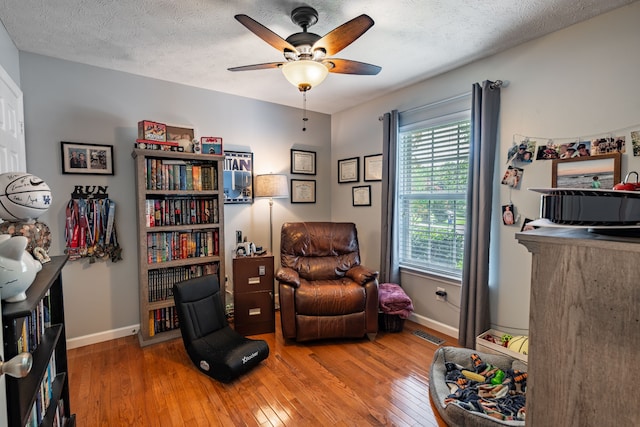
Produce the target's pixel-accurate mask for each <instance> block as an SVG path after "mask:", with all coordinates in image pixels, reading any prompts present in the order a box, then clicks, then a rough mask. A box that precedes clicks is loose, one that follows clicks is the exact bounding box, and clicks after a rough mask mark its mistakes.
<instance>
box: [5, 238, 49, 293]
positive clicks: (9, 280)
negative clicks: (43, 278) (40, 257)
mask: <svg viewBox="0 0 640 427" xmlns="http://www.w3.org/2000/svg"><path fill="white" fill-rule="evenodd" d="M27 243H28V241H27V238H26V237H24V236H16V237H11V236H9V235H8V234H2V235H0V295H1V296H2V299H3V300H5V301H7V302H19V301H24V300H25V299H26V298H27V294H26V293H25V291H26V290H27V289H28V288H29V286H31V283H33V280H34V279H35V278H36V274H37V273H38V272H39V271H40V270H42V264H40V263H39V262H38V261H36V260H35V259H33V257H32V256H31V255H29V253H28V252H27V251H26V250H25V249H26V247H27Z"/></svg>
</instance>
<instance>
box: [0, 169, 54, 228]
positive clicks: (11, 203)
mask: <svg viewBox="0 0 640 427" xmlns="http://www.w3.org/2000/svg"><path fill="white" fill-rule="evenodd" d="M50 206H51V189H50V188H49V186H48V185H47V183H46V182H44V181H43V180H42V179H40V178H38V177H37V176H35V175H31V174H30V173H26V172H6V173H3V174H0V218H2V219H3V220H5V221H16V220H30V219H35V218H38V217H39V216H40V215H42V214H43V213H45V212H46V211H47V209H49V207H50Z"/></svg>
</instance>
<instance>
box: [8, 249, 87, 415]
mask: <svg viewBox="0 0 640 427" xmlns="http://www.w3.org/2000/svg"><path fill="white" fill-rule="evenodd" d="M66 262H67V256H66V255H63V256H54V257H52V258H51V262H49V263H46V264H44V265H43V267H42V270H41V271H40V272H39V273H38V274H37V276H36V278H35V280H34V281H33V283H32V284H31V286H30V287H29V289H27V299H26V300H24V301H20V302H15V303H5V302H3V303H2V323H3V326H4V331H3V332H4V356H5V360H9V359H11V358H12V357H14V356H15V355H17V354H18V353H20V352H22V351H24V350H28V351H29V352H30V353H31V354H32V356H33V365H32V367H31V371H30V372H29V374H28V375H27V376H26V377H25V378H20V379H18V378H13V377H10V376H8V375H7V376H6V382H7V412H8V414H7V416H8V420H7V421H8V425H10V426H25V425H31V424H32V423H33V422H32V421H31V418H32V417H33V418H35V420H36V421H35V423H33V424H34V425H35V424H37V425H39V426H42V427H46V426H54V425H58V421H59V424H60V425H62V426H65V427H72V426H74V425H75V415H73V414H71V408H70V404H69V380H68V377H67V340H66V334H65V326H64V298H63V293H62V276H61V270H62V267H64V265H65V263H66ZM23 347H26V348H24V349H22V348H23Z"/></svg>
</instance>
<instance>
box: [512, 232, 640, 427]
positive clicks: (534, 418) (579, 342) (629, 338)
mask: <svg viewBox="0 0 640 427" xmlns="http://www.w3.org/2000/svg"><path fill="white" fill-rule="evenodd" d="M516 238H517V239H518V240H519V242H520V243H521V244H523V245H524V246H526V247H527V249H528V250H529V252H531V253H532V254H533V259H532V262H533V265H532V272H531V303H530V314H529V334H530V336H529V343H530V344H529V349H530V351H529V378H528V389H527V425H530V426H563V427H567V426H576V427H577V426H580V427H588V426H593V427H600V426H631V425H639V424H638V423H640V405H638V397H637V396H638V387H639V385H638V384H639V383H640V374H638V366H639V362H640V238H627V237H613V236H605V235H602V234H595V233H591V232H589V231H587V230H584V229H567V228H540V229H537V230H533V231H528V232H524V233H517V234H516Z"/></svg>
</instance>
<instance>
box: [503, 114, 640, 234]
mask: <svg viewBox="0 0 640 427" xmlns="http://www.w3.org/2000/svg"><path fill="white" fill-rule="evenodd" d="M634 127H636V126H634ZM627 129H628V128H627ZM625 133H626V132H623V131H611V132H608V133H606V134H602V135H600V136H594V137H590V138H584V137H576V138H561V139H551V138H541V137H528V136H524V135H518V134H514V135H513V144H512V145H511V147H510V148H509V150H508V151H507V168H506V169H505V171H504V173H503V175H502V179H501V184H502V185H504V186H506V187H508V188H509V191H510V192H511V190H514V189H515V190H520V189H522V188H526V186H525V187H523V185H522V181H523V179H524V171H525V169H526V167H527V166H528V165H530V164H532V163H533V162H534V161H541V160H542V161H544V160H555V161H556V162H558V161H562V160H569V159H571V160H577V159H578V158H584V157H596V158H597V157H598V156H603V159H607V158H610V157H613V155H614V154H615V153H619V154H620V155H622V154H625V153H626V151H627V146H626V142H627V136H626V135H625ZM630 140H631V150H630V152H632V153H633V155H634V156H640V130H633V131H631V132H630ZM584 160H586V159H584ZM594 160H596V159H594ZM607 160H608V161H611V160H610V159H607ZM603 161H605V160H603ZM562 163H564V162H562ZM589 163H591V162H589ZM554 165H555V163H554ZM594 165H595V163H594ZM557 169H558V170H560V164H558V166H557ZM554 171H556V169H555V167H554ZM556 173H557V174H558V176H557V178H555V177H556ZM562 173H564V172H562ZM598 175H599V176H596V177H590V179H591V181H589V188H610V187H612V186H610V185H609V184H610V183H609V181H610V180H604V181H603V180H602V179H601V176H600V175H602V177H603V178H607V175H605V174H598ZM553 176H554V182H555V180H556V179H557V180H561V179H563V178H564V175H561V173H560V172H554V175H553ZM611 179H614V177H613V175H612V176H611ZM558 184H559V182H558ZM563 185H564V181H563ZM509 198H511V197H509ZM502 215H503V216H502V222H503V224H504V225H516V224H518V223H519V219H520V215H518V213H517V207H516V206H514V204H513V202H512V201H511V200H509V202H508V203H507V204H503V205H502ZM530 221H531V220H530V219H528V218H525V223H528V222H530ZM529 228H531V227H528V228H527V229H529ZM522 229H523V230H524V229H525V224H524V223H523V225H522Z"/></svg>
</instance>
